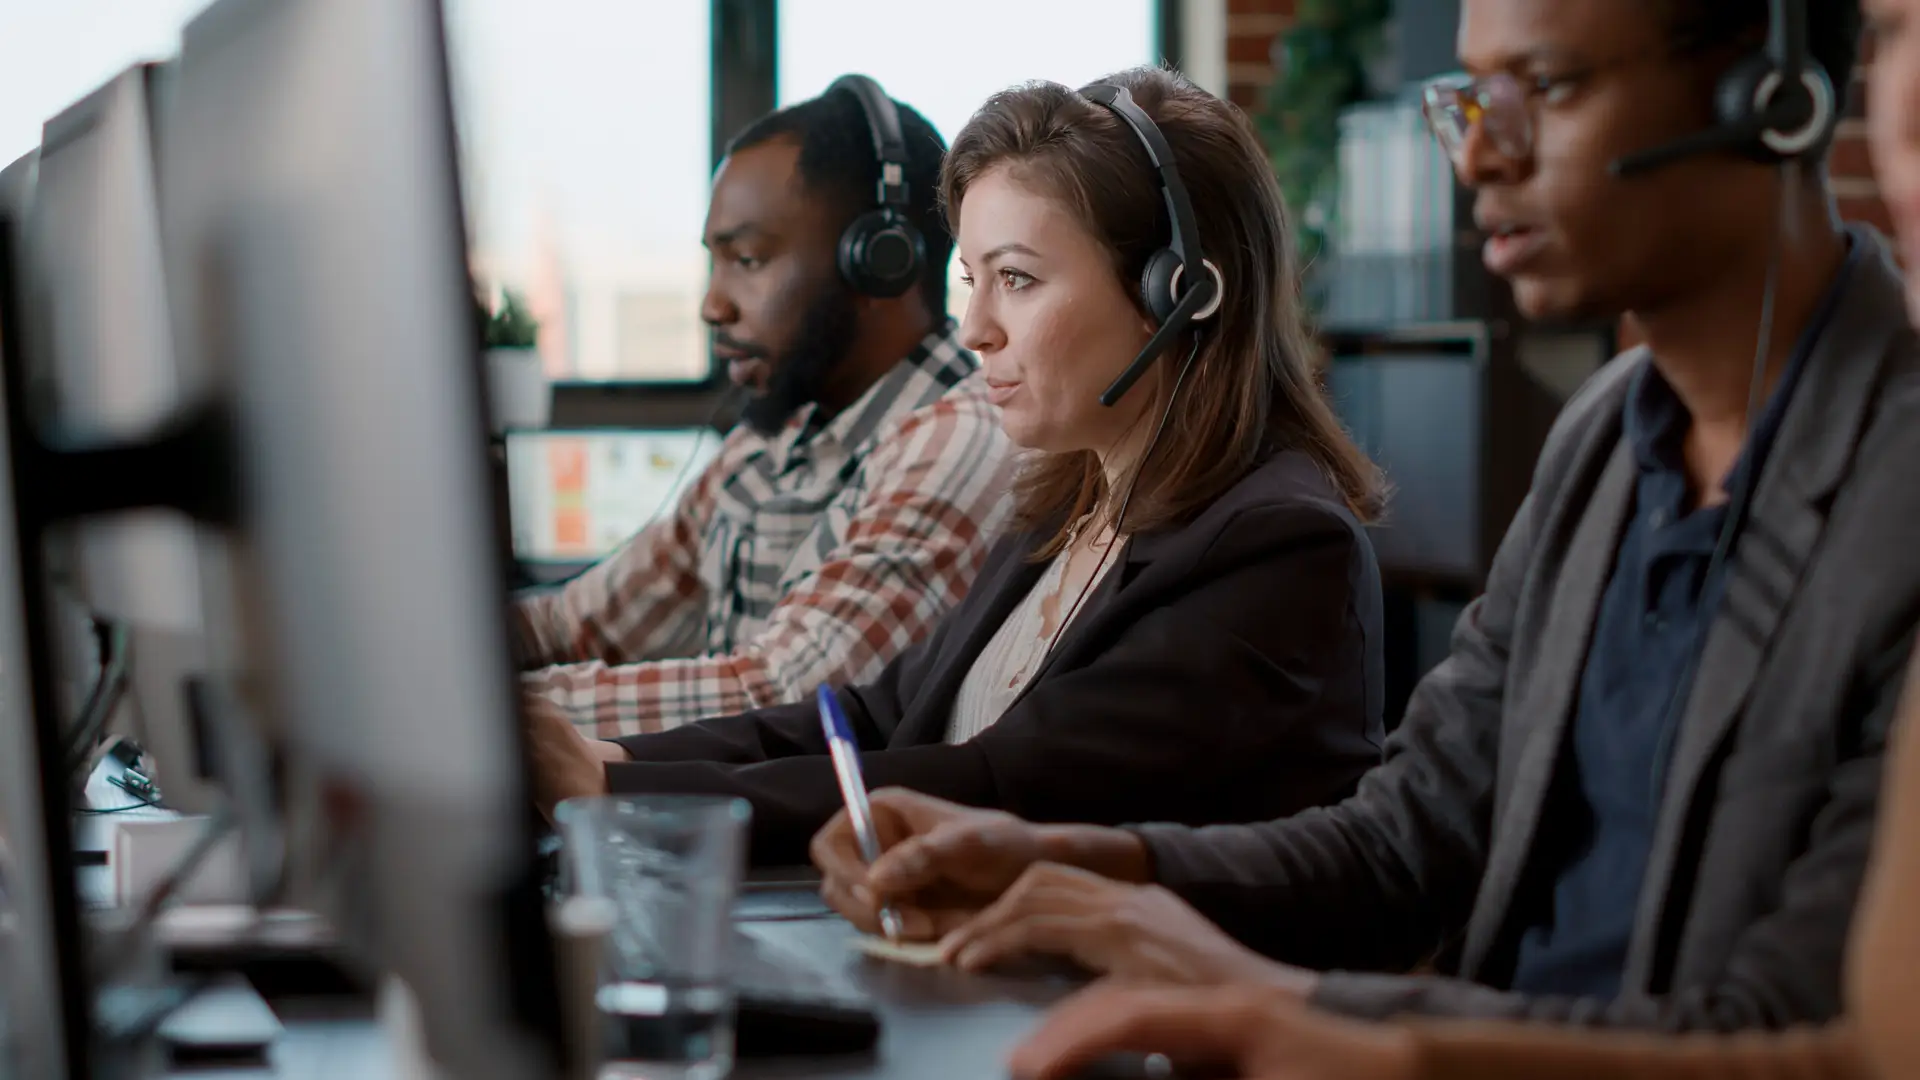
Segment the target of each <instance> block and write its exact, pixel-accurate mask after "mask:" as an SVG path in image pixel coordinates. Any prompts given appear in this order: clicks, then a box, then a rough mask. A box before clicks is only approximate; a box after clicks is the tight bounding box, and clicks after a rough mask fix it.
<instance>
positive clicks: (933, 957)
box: [853, 934, 941, 967]
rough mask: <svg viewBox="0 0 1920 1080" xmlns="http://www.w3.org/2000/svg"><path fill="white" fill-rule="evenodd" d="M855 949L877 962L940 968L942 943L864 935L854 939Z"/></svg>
mask: <svg viewBox="0 0 1920 1080" xmlns="http://www.w3.org/2000/svg"><path fill="white" fill-rule="evenodd" d="M853 947H854V948H855V949H857V950H859V951H860V952H863V953H865V954H867V955H868V956H871V957H873V958H874V959H875V960H887V961H890V962H892V963H895V964H907V965H909V966H912V967H939V966H940V963H941V961H940V943H939V942H937V941H888V940H887V939H886V938H883V937H875V936H873V935H871V934H862V935H860V936H859V937H856V938H854V939H853Z"/></svg>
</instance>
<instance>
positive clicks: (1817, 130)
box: [1611, 0, 1853, 176]
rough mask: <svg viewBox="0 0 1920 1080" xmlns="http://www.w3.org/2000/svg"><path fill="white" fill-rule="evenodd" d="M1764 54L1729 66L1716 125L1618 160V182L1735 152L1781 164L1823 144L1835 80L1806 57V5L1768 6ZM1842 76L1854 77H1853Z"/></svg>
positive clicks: (1791, 1)
mask: <svg viewBox="0 0 1920 1080" xmlns="http://www.w3.org/2000/svg"><path fill="white" fill-rule="evenodd" d="M1769 9H1770V10H1769V13H1768V15H1769V18H1768V26H1767V44H1766V48H1764V49H1763V50H1761V51H1760V52H1758V53H1755V54H1754V55H1752V56H1749V57H1747V58H1746V59H1744V60H1742V61H1740V62H1739V63H1738V64H1735V65H1734V66H1733V67H1732V68H1730V69H1729V70H1728V71H1727V73H1726V74H1725V75H1723V76H1721V77H1720V85H1719V87H1718V88H1717V89H1716V91H1715V92H1714V111H1715V113H1716V114H1717V117H1718V123H1716V124H1715V125H1714V126H1713V127H1710V128H1708V129H1706V130H1705V131H1701V132H1698V133H1696V134H1693V135H1689V136H1687V137H1686V138H1684V139H1676V140H1675V141H1673V142H1670V143H1668V144H1666V145H1665V146H1656V147H1654V148H1653V149H1651V150H1642V151H1641V152H1639V153H1637V154H1628V155H1627V156H1626V157H1623V158H1620V159H1619V160H1617V161H1615V162H1614V163H1613V165H1612V167H1611V171H1612V172H1613V175H1615V176H1632V175H1635V174H1637V173H1644V172H1651V171H1653V170H1654V169H1658V168H1660V167H1661V166H1663V165H1670V164H1672V163H1674V162H1676V161H1679V160H1681V159H1683V158H1689V157H1692V156H1694V155H1695V154H1704V153H1711V152H1713V151H1717V150H1732V151H1735V152H1737V153H1740V154H1742V155H1745V156H1747V157H1750V158H1752V159H1754V160H1755V161H1761V162H1767V163H1778V162H1782V161H1791V160H1793V159H1795V158H1800V157H1805V156H1806V155H1808V154H1810V153H1814V152H1816V151H1818V150H1819V148H1820V147H1822V146H1825V145H1826V143H1827V140H1829V139H1831V138H1832V137H1833V130H1834V128H1835V127H1837V126H1838V125H1839V122H1840V107H1839V95H1838V94H1837V93H1836V92H1835V91H1834V88H1833V78H1832V76H1831V75H1830V74H1829V73H1828V72H1827V70H1826V69H1825V68H1823V67H1821V66H1820V62H1819V61H1817V60H1815V59H1814V58H1813V57H1812V56H1811V55H1810V54H1809V53H1808V52H1807V0H1770V4H1769ZM1840 74H1841V75H1843V76H1845V77H1847V78H1849V79H1850V78H1852V77H1853V73H1852V72H1850V71H1847V72H1841V73H1840Z"/></svg>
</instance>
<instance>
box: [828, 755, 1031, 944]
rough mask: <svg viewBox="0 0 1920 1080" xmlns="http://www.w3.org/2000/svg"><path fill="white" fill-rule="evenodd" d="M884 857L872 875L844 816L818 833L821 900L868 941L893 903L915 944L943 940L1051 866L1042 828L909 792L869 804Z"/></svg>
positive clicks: (893, 792)
mask: <svg viewBox="0 0 1920 1080" xmlns="http://www.w3.org/2000/svg"><path fill="white" fill-rule="evenodd" d="M868 801H869V802H870V804H871V805H872V807H873V824H874V828H875V830H876V831H877V832H878V833H879V836H878V837H877V839H878V840H879V841H880V847H881V850H882V852H883V854H882V855H881V856H880V858H879V859H878V860H876V861H875V862H874V864H873V865H872V866H868V865H867V863H866V861H865V860H864V859H863V858H862V857H861V854H860V843H859V840H858V838H857V837H856V836H855V835H854V830H853V823H852V819H850V818H849V817H848V816H847V813H846V812H845V811H844V810H843V811H841V812H840V813H839V814H837V815H835V816H834V818H833V820H832V821H829V822H828V823H827V824H826V827H825V828H823V829H821V830H820V831H819V833H817V834H815V836H814V838H813V844H812V847H811V849H810V853H811V855H812V857H813V863H814V865H815V866H816V867H818V868H819V870H820V877H821V884H820V895H821V897H822V898H823V899H825V900H826V902H827V903H828V904H829V905H830V906H831V907H832V908H833V909H834V910H835V911H838V912H839V913H840V914H841V915H843V916H845V917H846V918H847V920H848V921H849V922H851V923H853V924H854V925H855V926H857V927H859V928H860V929H861V930H864V931H866V932H867V933H877V932H879V914H878V913H879V909H880V905H881V904H883V903H887V902H892V903H893V905H894V908H895V910H896V911H897V912H898V913H899V915H900V921H901V929H902V931H903V933H904V936H905V937H906V938H907V939H908V940H920V941H924V940H929V939H932V938H936V937H939V936H940V935H941V934H944V933H946V932H947V931H948V930H950V929H952V928H953V927H955V926H958V925H960V924H961V923H964V922H965V921H966V920H968V919H970V918H972V917H973V916H974V915H975V914H977V913H978V912H979V911H980V910H981V909H982V908H984V907H985V906H986V905H988V904H990V903H992V902H993V900H994V898H995V897H998V896H999V895H1000V894H1001V892H1003V891H1004V890H1005V889H1006V888H1007V886H1009V885H1011V884H1013V882H1014V881H1015V880H1017V879H1018V878H1019V876H1020V874H1021V873H1022V872H1023V871H1024V870H1026V868H1027V867H1029V866H1031V865H1033V863H1035V862H1037V861H1038V860H1039V859H1040V858H1041V839H1042V832H1041V830H1040V828H1039V827H1038V826H1035V825H1030V824H1028V823H1027V822H1024V821H1021V820H1020V819H1019V818H1017V817H1014V816H1013V815H1012V814H1005V813H1001V812H1000V811H997V810H978V809H975V808H973V807H969V806H961V805H959V804H957V803H950V802H947V801H946V800H944V799H936V798H934V797H932V796H930V795H922V794H920V793H918V792H915V791H908V790H905V789H902V788H887V789H882V790H880V791H876V792H874V793H873V794H872V796H871V797H870V798H869V800H868Z"/></svg>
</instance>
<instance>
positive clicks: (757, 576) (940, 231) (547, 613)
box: [516, 75, 1013, 762]
mask: <svg viewBox="0 0 1920 1080" xmlns="http://www.w3.org/2000/svg"><path fill="white" fill-rule="evenodd" d="M945 150H946V147H945V144H944V142H943V141H942V140H941V138H940V135H939V133H938V132H937V131H935V130H934V128H933V126H932V125H931V124H929V123H928V122H927V121H926V119H925V118H924V117H922V116H921V115H920V114H919V113H918V112H916V111H914V110H913V109H911V108H908V107H906V106H903V105H900V104H899V103H897V102H895V101H894V100H893V99H891V98H889V97H888V96H887V95H886V92H885V91H884V90H882V89H881V88H880V87H879V86H878V84H876V83H875V82H874V81H873V80H871V79H868V78H866V77H864V76H859V75H849V76H846V77H844V78H842V79H839V80H838V81H836V82H835V83H834V84H833V86H831V87H830V88H829V89H828V90H827V92H826V93H824V94H822V95H821V96H820V97H818V98H815V99H812V100H809V101H804V102H800V103H798V104H796V105H793V106H790V107H788V108H785V109H782V110H780V111H779V112H776V113H773V114H770V115H768V116H766V117H764V118H762V119H761V120H759V121H756V122H755V123H754V124H752V125H751V126H749V127H748V128H747V130H745V131H743V132H741V133H740V134H739V135H737V136H736V137H735V138H734V139H733V141H732V143H731V144H730V145H729V146H728V148H727V154H726V158H725V160H724V161H722V162H721V165H720V168H719V171H718V172H717V173H716V175H715V177H714V184H713V196H712V202H711V204H710V207H709V210H708V216H707V221H706V227H705V242H706V246H707V248H708V250H709V252H710V253H711V260H712V261H711V274H710V277H709V281H708V286H707V292H706V296H705V299H704V300H703V301H702V303H701V309H700V314H701V317H702V318H703V319H704V320H705V321H706V322H707V324H708V325H709V326H711V327H712V328H713V354H714V357H715V359H716V360H717V361H719V362H721V363H723V364H724V365H725V367H726V370H727V375H728V378H729V380H730V382H731V383H732V385H733V387H734V390H735V399H737V398H738V397H740V396H744V397H745V404H744V408H743V410H742V417H743V420H742V423H740V424H739V425H738V426H737V427H736V428H735V429H734V430H733V431H732V432H731V433H730V434H728V435H727V436H726V439H725V441H724V442H723V443H722V444H721V447H720V450H719V452H718V454H717V455H716V456H715V457H714V460H713V461H712V462H711V464H709V465H708V466H707V468H706V470H705V471H704V472H703V473H701V474H700V475H699V476H698V477H697V478H695V480H694V482H693V483H691V484H690V485H688V487H687V488H686V490H685V494H684V495H683V496H682V497H681V499H680V501H679V503H678V505H676V506H675V507H673V509H672V511H671V512H670V513H668V514H665V515H662V518H661V520H659V521H657V522H656V523H654V524H652V525H650V526H648V527H647V528H646V529H645V530H643V531H642V532H640V533H639V534H638V535H636V536H635V537H633V539H632V540H630V541H628V542H627V543H626V544H625V545H623V546H622V547H621V548H619V549H618V550H617V551H615V552H614V553H613V554H612V555H610V556H608V557H607V558H606V559H605V560H603V561H602V562H601V563H600V564H599V565H597V566H595V567H593V568H592V569H590V570H588V571H587V572H586V573H584V574H583V575H581V576H580V577H578V578H575V579H574V580H573V581H571V582H569V583H568V584H567V585H565V586H564V587H563V588H562V589H560V590H558V591H555V592H551V593H545V594H537V595H533V596H529V597H527V598H524V599H522V600H521V601H520V603H519V604H518V605H517V608H516V615H517V619H516V625H517V627H518V631H519V634H518V636H519V644H520V648H521V655H522V659H523V664H524V665H525V666H526V667H527V668H529V669H530V670H529V671H528V672H527V673H526V675H525V676H524V677H523V678H524V685H525V687H526V690H527V692H528V704H527V711H528V713H529V714H530V717H529V720H530V724H531V735H532V741H533V745H534V750H535V752H536V754H537V755H538V756H539V757H540V758H541V759H542V760H543V761H544V760H559V761H562V762H575V761H578V759H579V758H580V755H581V754H582V753H584V752H586V750H587V749H590V748H597V747H610V746H611V744H608V743H602V742H598V741H594V740H588V739H585V738H582V736H583V735H587V734H591V735H596V736H599V737H601V738H612V737H616V736H628V735H637V734H641V733H647V732H658V731H662V730H666V729H669V728H676V727H679V726H681V725H683V724H685V723H688V722H690V721H693V720H698V719H700V718H702V717H709V716H723V715H731V714H734V713H739V712H743V711H746V710H749V709H754V708H762V707H766V706H770V705H779V704H785V703H788V702H792V701H797V700H800V699H801V698H803V697H805V696H806V695H808V694H809V693H811V692H812V690H813V688H814V687H815V686H817V685H819V684H820V683H823V682H831V683H844V682H852V681H857V680H861V679H867V678H871V677H872V676H874V675H875V674H877V673H878V672H879V671H880V670H881V669H882V668H883V667H885V665H886V664H887V662H888V661H890V660H892V659H893V658H894V657H895V656H896V655H897V654H898V653H899V652H901V651H902V650H904V649H906V648H907V647H908V646H909V645H912V644H913V643H914V642H916V641H918V640H920V639H921V638H922V637H924V636H925V634H926V633H927V632H928V631H929V630H930V629H931V628H932V627H933V626H934V624H935V623H936V622H938V621H939V620H940V618H941V617H942V616H943V615H945V614H946V613H947V612H948V611H949V610H950V609H951V608H952V607H953V606H954V605H955V604H956V603H958V602H959V600H960V599H961V598H962V597H963V596H964V595H965V594H966V592H967V591H968V589H969V587H970V586H971V585H972V582H973V579H974V576H975V575H976V574H977V573H978V572H979V570H980V567H981V565H982V563H983V562H984V560H985V557H986V552H987V548H988V545H989V543H990V542H991V541H992V539H993V538H994V536H995V535H996V534H997V533H998V532H999V531H1000V529H1001V526H1002V524H1003V522H1004V521H1005V518H1006V516H1007V502H1006V498H1005V492H1006V487H1007V484H1008V482H1009V480H1010V479H1011V469H1012V462H1013V455H1012V451H1011V447H1010V444H1009V443H1008V441H1007V438H1006V436H1005V434H1004V433H1003V432H1002V431H1001V429H1000V424H999V420H998V416H997V414H996V412H995V410H994V409H993V407H992V405H991V403H990V402H989V401H988V398H987V394H986V387H985V385H984V383H983V381H982V379H981V377H980V375H979V374H978V372H979V366H980V364H979V359H978V357H976V356H974V355H973V354H972V353H970V352H969V351H967V350H966V349H965V348H964V347H962V346H961V345H960V343H959V342H958V341H957V340H956V337H955V330H956V328H955V326H954V324H953V322H952V320H950V319H949V318H948V316H947V266H948V262H949V259H950V256H951V253H952V250H953V239H952V237H951V236H950V235H949V233H948V230H947V227H946V222H945V219H944V217H943V216H942V214H941V213H940V211H939V208H938V206H937V205H936V204H937V201H938V199H937V196H938V186H939V172H940V163H941V160H942V158H943V156H944V154H945ZM634 197H635V198H642V199H643V198H646V197H647V196H646V192H645V190H644V189H640V190H636V191H635V192H634ZM716 411H717V410H716ZM576 731H577V733H576Z"/></svg>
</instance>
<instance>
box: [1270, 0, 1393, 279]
mask: <svg viewBox="0 0 1920 1080" xmlns="http://www.w3.org/2000/svg"><path fill="white" fill-rule="evenodd" d="M1392 18H1393V5H1392V4H1391V3H1390V2H1389V0H1301V2H1300V5H1299V9H1298V11H1297V13H1296V15H1295V18H1294V22H1293V27H1292V29H1290V30H1288V31H1286V32H1285V33H1282V34H1280V35H1279V36H1277V37H1276V38H1275V39H1274V42H1273V64H1274V74H1275V78H1274V81H1273V83H1272V84H1271V85H1270V86H1269V87H1268V88H1267V92H1266V97H1265V100H1264V101H1263V102H1262V103H1261V107H1260V109H1259V110H1258V113H1257V122H1258V124H1259V128H1260V133H1261V135H1262V136H1263V137H1264V139H1265V141H1266V144H1267V152H1268V154H1269V156H1270V157H1271V158H1272V161H1273V171H1274V173H1275V175H1276V176H1277V177H1278V178H1279V180H1280V189H1281V190H1282V191H1283V192H1284V193H1285V194H1286V197H1287V209H1289V210H1291V211H1292V212H1293V214H1294V231H1295V239H1296V241H1297V242H1298V246H1299V249H1300V254H1301V256H1302V259H1303V262H1305V263H1308V264H1311V263H1312V262H1313V260H1314V259H1315V258H1317V257H1318V256H1319V255H1320V253H1321V252H1322V250H1324V249H1325V247H1326V244H1327V239H1328V237H1329V236H1331V235H1332V233H1333V228H1334V224H1335V222H1334V209H1335V207H1337V206H1338V205H1339V177H1340V113H1341V110H1343V109H1345V108H1346V107H1347V106H1349V105H1352V104H1354V103H1355V102H1359V101H1364V100H1366V99H1368V98H1369V97H1371V96H1374V95H1376V94H1379V93H1381V92H1383V91H1385V90H1386V89H1387V88H1386V87H1383V86H1378V85H1375V84H1376V83H1379V82H1382V81H1387V80H1388V78H1389V77H1388V75H1387V74H1386V72H1385V71H1384V70H1383V66H1384V65H1383V63H1382V61H1383V60H1386V59H1389V57H1388V56H1387V53H1388V52H1389V49H1388V45H1389V35H1388V33H1387V31H1388V28H1389V26H1390V24H1391V21H1392Z"/></svg>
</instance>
